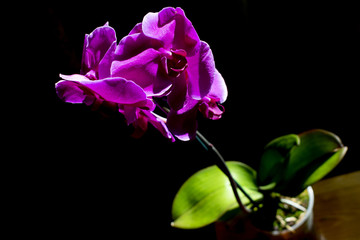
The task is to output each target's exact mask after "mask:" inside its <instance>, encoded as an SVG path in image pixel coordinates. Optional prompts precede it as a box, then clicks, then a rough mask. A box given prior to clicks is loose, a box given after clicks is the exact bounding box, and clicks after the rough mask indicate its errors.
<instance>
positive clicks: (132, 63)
mask: <svg viewBox="0 0 360 240" xmlns="http://www.w3.org/2000/svg"><path fill="white" fill-rule="evenodd" d="M159 66H161V54H160V52H158V51H156V50H155V49H152V48H150V49H147V50H145V51H143V52H141V53H140V54H138V55H136V56H134V57H132V58H129V59H127V60H123V61H114V62H113V63H112V66H111V74H112V76H113V77H122V78H126V79H129V80H131V81H133V82H135V83H136V84H137V85H139V86H140V87H141V88H143V89H144V91H145V92H146V94H147V95H148V96H149V97H151V96H163V95H164V94H165V93H166V92H168V90H169V88H170V87H171V80H170V79H169V78H168V77H167V76H166V75H165V74H164V72H163V70H162V69H160V68H159Z"/></svg>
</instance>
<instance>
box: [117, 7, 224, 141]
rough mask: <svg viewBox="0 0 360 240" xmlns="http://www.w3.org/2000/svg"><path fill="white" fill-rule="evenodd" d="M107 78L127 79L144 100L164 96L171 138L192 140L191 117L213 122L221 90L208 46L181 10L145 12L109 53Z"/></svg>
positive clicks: (193, 120) (218, 114)
mask: <svg viewBox="0 0 360 240" xmlns="http://www.w3.org/2000/svg"><path fill="white" fill-rule="evenodd" d="M115 55H116V56H115V59H114V61H113V63H112V65H111V76H113V77H123V78H126V79H131V80H132V81H134V82H135V83H137V84H138V85H139V86H141V87H142V88H143V89H144V91H145V92H146V94H147V95H148V96H152V97H162V96H167V101H168V104H169V106H170V113H169V115H168V118H167V126H168V127H169V130H170V132H172V133H173V134H174V135H175V136H176V137H177V138H179V139H181V140H189V139H191V138H193V137H194V136H195V133H196V129H197V123H196V114H197V111H198V110H200V111H201V112H202V113H203V114H204V116H205V117H208V118H210V119H218V118H220V117H221V114H222V112H223V111H222V110H221V109H220V108H219V107H218V106H217V103H222V102H224V101H225V100H226V98H227V88H226V85H225V82H224V79H223V78H222V76H221V74H220V73H219V72H218V71H217V70H216V68H215V62H214V57H213V54H212V51H211V49H210V47H209V45H208V44H207V43H206V42H204V41H201V40H200V38H199V36H198V34H197V33H196V31H195V29H194V27H193V25H192V23H191V22H190V20H189V19H187V18H186V16H185V14H184V11H183V10H182V9H181V8H176V9H175V8H170V7H168V8H164V9H162V10H161V11H160V12H158V13H148V14H147V15H146V16H145V17H144V19H143V21H142V23H138V24H137V25H136V26H135V27H134V28H133V30H132V31H131V32H130V33H129V35H128V36H126V37H124V38H123V39H122V40H121V41H120V43H119V45H118V47H117V48H116V50H115Z"/></svg>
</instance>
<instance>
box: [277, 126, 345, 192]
mask: <svg viewBox="0 0 360 240" xmlns="http://www.w3.org/2000/svg"><path fill="white" fill-rule="evenodd" d="M299 137H300V145H299V146H297V147H294V148H292V149H291V151H290V156H289V161H288V164H287V166H286V170H285V172H284V176H283V180H282V183H281V184H280V185H278V186H277V187H276V188H275V189H274V191H278V192H279V193H281V194H284V195H291V196H294V195H297V194H299V193H300V192H302V191H303V190H304V189H305V188H306V187H307V186H308V185H309V184H313V183H315V182H316V181H318V180H320V179H321V178H323V177H324V176H325V175H326V174H327V173H329V172H330V171H331V170H332V169H333V168H334V167H335V166H336V165H337V164H338V163H339V162H340V160H341V159H342V158H343V157H344V155H345V152H346V149H347V148H346V147H344V146H343V144H342V143H341V140H340V138H339V137H338V136H336V135H335V134H333V133H331V132H328V131H325V130H320V129H316V130H311V131H307V132H304V133H302V134H299Z"/></svg>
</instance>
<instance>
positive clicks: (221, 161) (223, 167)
mask: <svg viewBox="0 0 360 240" xmlns="http://www.w3.org/2000/svg"><path fill="white" fill-rule="evenodd" d="M196 139H197V140H198V141H199V143H200V144H201V145H202V146H203V147H204V148H205V149H206V150H207V151H209V150H211V151H212V152H213V153H215V154H216V156H217V159H218V161H216V162H215V164H216V166H217V167H218V168H219V169H220V170H221V171H222V172H223V173H224V174H225V175H226V176H227V177H228V179H229V181H230V184H231V188H232V190H233V192H234V195H235V198H236V201H237V202H238V204H239V206H240V208H241V209H242V210H243V211H244V212H249V210H248V209H247V208H246V207H245V206H244V204H243V203H242V202H241V199H240V196H239V194H238V192H237V188H239V189H240V191H241V192H242V193H243V194H244V195H245V196H246V197H247V198H248V199H249V200H250V202H252V203H253V202H254V201H253V200H252V199H251V197H250V196H249V195H248V194H247V193H246V192H245V191H244V189H243V188H242V187H241V186H240V185H239V184H238V183H237V182H236V181H235V180H234V178H233V177H232V175H231V173H230V170H229V168H228V167H227V166H226V163H225V160H224V158H223V157H222V156H221V154H220V152H219V151H218V150H217V149H216V147H215V146H214V145H213V144H211V143H210V142H209V141H208V140H207V139H206V138H205V137H204V136H203V135H202V134H201V133H200V132H199V131H196ZM209 152H210V151H209Z"/></svg>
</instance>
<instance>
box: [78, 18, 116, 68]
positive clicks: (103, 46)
mask: <svg viewBox="0 0 360 240" xmlns="http://www.w3.org/2000/svg"><path fill="white" fill-rule="evenodd" d="M113 42H116V34H115V30H114V29H113V28H112V27H109V24H108V23H105V25H104V26H102V27H98V28H96V29H95V30H94V31H93V32H91V33H90V34H86V35H85V40H84V48H83V56H82V62H81V73H82V74H86V73H87V72H88V71H90V70H95V68H97V66H98V64H99V63H100V61H101V59H102V58H103V57H104V55H105V54H106V52H107V51H108V49H109V48H110V46H111V45H112V44H113Z"/></svg>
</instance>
